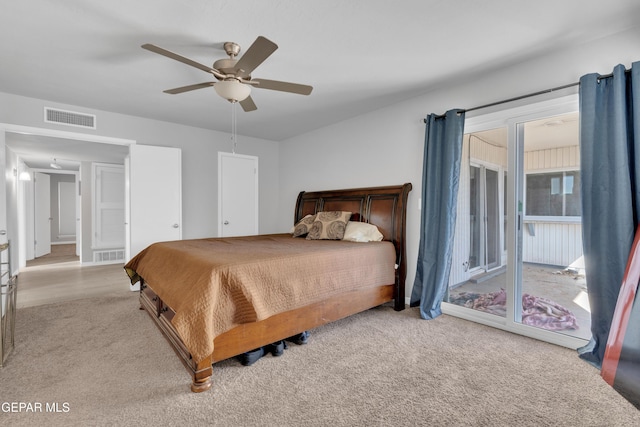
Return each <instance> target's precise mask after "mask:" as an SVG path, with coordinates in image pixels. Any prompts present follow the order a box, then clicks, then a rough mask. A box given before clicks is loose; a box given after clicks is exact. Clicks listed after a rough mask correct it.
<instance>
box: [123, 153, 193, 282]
mask: <svg viewBox="0 0 640 427" xmlns="http://www.w3.org/2000/svg"><path fill="white" fill-rule="evenodd" d="M125 166H126V172H127V184H128V186H126V187H125V188H126V189H127V193H128V194H127V195H126V196H127V205H128V215H127V221H126V234H127V239H126V240H127V247H126V258H127V260H129V259H131V258H132V257H133V256H135V255H136V254H137V253H138V252H140V251H141V250H142V249H144V248H146V247H147V246H149V245H150V244H151V243H155V242H162V241H170V240H180V239H181V238H182V152H181V151H180V149H178V148H171V147H156V146H151V145H137V144H136V145H132V146H131V147H130V148H129V157H128V158H127V161H126V163H125ZM137 287H138V286H136V287H132V289H131V290H136V288H137Z"/></svg>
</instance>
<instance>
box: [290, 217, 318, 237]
mask: <svg viewBox="0 0 640 427" xmlns="http://www.w3.org/2000/svg"><path fill="white" fill-rule="evenodd" d="M315 219H316V216H315V215H307V216H305V217H304V218H302V219H301V220H300V221H298V222H296V224H295V225H294V226H293V228H292V229H291V234H293V237H300V236H304V235H306V234H307V233H308V232H309V230H310V229H311V225H312V224H313V221H315Z"/></svg>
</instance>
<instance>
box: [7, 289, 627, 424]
mask: <svg viewBox="0 0 640 427" xmlns="http://www.w3.org/2000/svg"><path fill="white" fill-rule="evenodd" d="M16 334H17V344H16V348H15V350H14V352H13V354H12V355H11V356H10V359H9V360H8V361H7V364H6V366H5V367H4V368H2V369H0V404H2V407H1V409H2V411H0V424H2V425H11V426H16V425H28V426H31V425H65V426H69V425H82V426H86V425H115V426H126V425H131V426H141V425H155V426H164V425H216V426H278V425H280V426H282V425H284V426H301V425H305V426H307V425H311V426H343V425H344V426H416V425H429V426H469V425H474V426H502V425H507V426H512V425H518V426H575V425H589V426H637V425H640V411H638V410H636V409H635V408H634V407H633V406H632V405H631V404H629V403H628V402H627V401H626V400H624V399H623V398H622V397H620V396H619V395H618V394H617V393H616V392H615V391H614V390H613V389H612V388H611V387H609V386H608V385H607V384H605V383H604V381H603V380H602V379H601V378H600V376H599V372H598V371H597V370H595V369H594V368H592V367H591V366H590V365H588V364H586V363H584V362H582V361H581V360H579V359H578V357H577V356H576V353H575V352H574V351H571V350H567V349H564V348H561V347H557V346H553V345H551V344H546V343H542V342H538V341H535V340H532V339H528V338H524V337H521V336H517V335H513V334H509V333H506V332H503V331H499V330H495V329H492V328H489V327H485V326H482V325H478V324H474V323H471V322H467V321H464V320H460V319H457V318H454V317H450V316H441V317H440V318H438V319H436V320H434V321H425V320H421V319H420V318H419V315H418V312H417V310H415V309H407V310H405V311H403V312H400V313H397V312H394V311H393V310H392V309H391V308H389V307H381V308H377V309H373V310H370V311H368V312H365V313H362V314H359V315H356V316H352V317H350V318H348V319H345V320H343V321H340V322H336V323H334V324H332V325H327V326H325V327H322V328H318V329H316V330H314V331H312V336H311V340H310V343H309V344H307V345H305V346H295V345H290V346H289V349H288V350H286V351H285V354H284V355H283V356H282V357H279V358H274V357H272V356H268V357H265V358H263V359H261V360H260V361H258V362H257V363H256V364H255V365H253V366H251V367H243V366H241V365H240V364H239V363H238V362H236V361H235V360H228V361H224V362H221V363H219V364H216V365H215V366H214V374H215V379H214V386H213V389H212V390H210V391H208V392H205V393H201V394H194V393H191V392H190V391H189V384H190V379H189V376H188V374H187V372H186V370H185V369H184V367H183V366H182V364H181V363H180V362H179V360H178V358H177V356H176V355H175V354H174V353H173V351H172V350H171V348H170V347H169V345H168V344H167V342H166V341H165V339H164V338H163V337H162V336H161V334H160V333H159V331H158V330H157V329H156V327H155V326H154V325H153V323H152V321H151V319H149V318H148V315H147V314H146V313H145V312H143V311H140V310H138V303H137V297H136V295H135V294H133V293H130V292H128V291H123V292H122V294H118V295H115V296H110V297H103V298H94V299H91V300H78V301H72V302H67V303H59V304H52V305H47V306H40V307H31V308H24V309H21V310H19V311H18V318H17V331H16ZM12 403H13V404H14V407H15V408H16V409H17V408H18V406H15V405H19V403H23V404H26V403H30V404H31V407H32V409H37V404H41V405H42V412H36V413H33V412H25V410H26V409H28V408H25V409H23V412H21V413H16V412H10V411H11V409H12V407H11V406H10V405H11V404H12ZM47 404H49V409H55V406H54V405H56V404H57V409H58V411H60V412H46V410H47V406H46V405H47Z"/></svg>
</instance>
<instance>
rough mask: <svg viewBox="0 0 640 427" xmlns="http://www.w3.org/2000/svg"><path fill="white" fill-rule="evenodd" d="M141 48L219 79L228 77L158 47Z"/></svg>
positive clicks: (146, 45)
mask: <svg viewBox="0 0 640 427" xmlns="http://www.w3.org/2000/svg"><path fill="white" fill-rule="evenodd" d="M141 47H142V48H143V49H146V50H148V51H151V52H153V53H158V54H160V55H163V56H166V57H167V58H171V59H175V60H176V61H180V62H182V63H183V64H187V65H190V66H192V67H196V68H198V69H200V70H202V71H206V72H207V73H211V74H213V75H214V76H216V77H218V78H221V79H224V78H225V77H226V76H225V75H224V74H222V73H221V72H220V71H218V70H216V69H215V68H211V67H207V66H206V65H204V64H201V63H199V62H196V61H193V60H191V59H189V58H185V57H184V56H182V55H178V54H177V53H173V52H171V51H168V50H166V49H163V48H161V47H158V46H155V45H152V44H149V43H146V44H143V45H142V46H141Z"/></svg>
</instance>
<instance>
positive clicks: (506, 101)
mask: <svg viewBox="0 0 640 427" xmlns="http://www.w3.org/2000/svg"><path fill="white" fill-rule="evenodd" d="M604 77H606V76H602V77H601V78H604ZM579 84H580V82H575V83H569V84H566V85H563V86H557V87H554V88H551V89H546V90H541V91H538V92H534V93H528V94H526V95H520V96H516V97H515V98H509V99H503V100H502V101H496V102H492V103H490V104H484V105H478V106H477V107H472V108H467V109H466V110H465V109H461V110H458V111H460V112H461V113H468V112H469V111H475V110H480V109H482V108H489V107H494V106H496V105H500V104H506V103H508V102H513V101H519V100H521V99H525V98H531V97H532V96H537V95H543V94H545V93H551V92H555V91H556V90H561V89H567V88H570V87H573V86H578V85H579ZM440 117H444V115H441V116H436V118H440ZM422 121H423V122H424V123H427V119H422Z"/></svg>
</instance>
